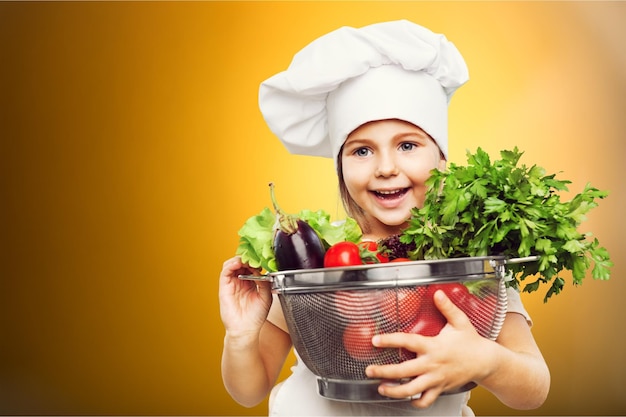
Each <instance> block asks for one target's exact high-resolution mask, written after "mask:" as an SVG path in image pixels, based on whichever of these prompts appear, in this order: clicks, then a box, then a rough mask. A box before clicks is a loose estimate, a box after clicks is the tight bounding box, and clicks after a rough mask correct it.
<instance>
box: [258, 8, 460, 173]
mask: <svg viewBox="0 0 626 417" xmlns="http://www.w3.org/2000/svg"><path fill="white" fill-rule="evenodd" d="M468 78H469V76H468V70H467V66H466V64H465V61H464V60H463V57H462V56H461V54H460V53H459V51H458V50H457V49H456V47H455V46H454V45H453V44H452V43H451V42H450V41H448V40H447V39H446V37H445V36H444V35H440V34H435V33H433V32H431V31H430V30H428V29H426V28H424V27H422V26H419V25H417V24H414V23H412V22H409V21H407V20H399V21H393V22H383V23H377V24H373V25H369V26H365V27H362V28H352V27H342V28H339V29H337V30H335V31H333V32H330V33H328V34H326V35H324V36H322V37H320V38H318V39H316V40H315V41H313V42H311V43H310V44H309V45H307V46H306V47H304V48H303V49H302V50H300V51H299V52H298V53H297V54H296V55H295V56H294V58H293V60H292V62H291V64H290V65H289V67H288V68H287V70H286V71H282V72H280V73H278V74H276V75H274V76H273V77H271V78H269V79H267V80H265V81H264V82H263V83H261V86H260V89H259V107H260V109H261V113H262V114H263V117H264V118H265V121H266V122H267V124H268V126H269V128H270V130H271V131H272V132H273V133H274V134H275V135H276V136H278V138H279V139H280V140H281V142H282V143H283V144H284V145H285V147H286V148H287V150H288V151H289V152H291V153H294V154H302V155H312V156H323V157H330V158H334V159H335V160H336V158H337V156H338V154H339V151H340V149H341V146H342V145H343V143H344V141H345V140H346V137H347V136H348V135H349V134H350V132H352V131H353V130H354V129H356V128H357V127H359V126H361V125H362V124H364V123H367V122H370V121H373V120H383V119H401V120H404V121H407V122H410V123H413V124H414V125H416V126H419V127H420V128H421V129H422V130H424V131H425V132H426V133H428V134H429V135H430V136H431V137H432V138H433V139H434V140H435V141H436V142H437V144H438V145H439V148H440V149H441V151H442V152H443V154H444V155H445V156H446V157H447V154H448V103H449V101H450V98H451V96H452V94H453V93H454V91H455V90H456V89H457V88H459V87H460V86H461V85H463V84H464V83H465V82H466V81H467V80H468Z"/></svg>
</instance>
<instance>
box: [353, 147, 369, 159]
mask: <svg viewBox="0 0 626 417" xmlns="http://www.w3.org/2000/svg"><path fill="white" fill-rule="evenodd" d="M370 152H371V151H370V150H369V149H367V148H358V149H355V150H354V154H355V155H356V156H361V157H364V156H367V155H369V154H370Z"/></svg>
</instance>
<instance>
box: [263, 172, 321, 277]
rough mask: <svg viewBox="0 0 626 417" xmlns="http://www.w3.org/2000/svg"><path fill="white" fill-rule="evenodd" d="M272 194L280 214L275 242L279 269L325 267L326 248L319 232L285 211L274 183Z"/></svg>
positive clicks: (271, 188) (277, 211)
mask: <svg viewBox="0 0 626 417" xmlns="http://www.w3.org/2000/svg"><path fill="white" fill-rule="evenodd" d="M270 194H271V197H272V204H273V205H274V211H276V215H277V216H278V221H277V225H276V231H275V233H274V242H273V249H274V256H275V257H276V267H277V268H278V270H279V271H286V270H293V269H312V268H323V267H324V254H325V253H326V250H325V249H324V244H323V243H322V240H321V239H320V237H319V236H318V234H317V232H316V231H315V230H314V229H313V228H312V227H311V226H310V225H309V224H308V223H307V222H305V221H304V220H302V219H299V218H298V217H297V216H294V215H290V214H286V213H285V212H283V210H282V209H281V208H280V207H279V206H278V204H277V203H276V197H275V196H274V184H273V183H270Z"/></svg>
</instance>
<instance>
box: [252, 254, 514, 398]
mask: <svg viewBox="0 0 626 417" xmlns="http://www.w3.org/2000/svg"><path fill="white" fill-rule="evenodd" d="M506 262H507V260H506V259H505V258H504V257H498V256H490V257H470V258H455V259H446V260H432V261H412V262H397V263H396V262H394V263H381V264H372V265H359V266H350V267H342V268H323V269H308V270H293V271H280V272H274V273H271V274H268V275H265V276H264V277H262V278H261V279H269V280H271V281H272V291H273V292H274V293H276V294H278V297H279V299H280V302H281V306H282V309H283V313H284V316H285V319H286V322H287V326H288V328H289V332H290V334H291V338H292V340H293V343H294V347H295V349H296V351H297V352H298V355H299V356H300V358H301V359H302V361H303V362H304V363H305V364H306V366H307V367H308V368H309V369H310V370H311V371H312V372H313V373H314V374H315V375H316V376H317V377H318V388H319V393H320V394H321V395H322V396H325V397H327V398H330V399H335V400H344V401H390V400H392V399H390V398H387V397H383V396H381V395H380V394H378V391H377V387H378V385H379V384H380V382H381V381H380V380H372V379H368V378H367V377H366V375H365V368H366V367H367V366H368V365H370V364H393V363H399V362H402V361H404V360H407V359H410V358H412V357H414V356H415V355H414V353H412V352H409V351H406V350H404V349H390V348H388V349H377V348H374V347H373V346H372V345H371V343H370V341H371V337H372V335H373V334H374V333H376V334H381V333H391V332H396V331H405V332H411V331H412V332H416V333H420V334H426V335H432V334H431V333H432V329H430V328H429V327H428V326H426V327H424V326H421V325H416V323H418V322H419V323H424V320H423V319H425V318H426V317H424V316H423V315H425V314H434V315H436V316H438V317H431V318H430V320H427V321H426V322H432V321H433V320H434V321H437V320H445V319H443V318H442V316H441V315H440V313H438V312H436V311H435V310H436V308H434V307H433V308H428V309H424V308H422V309H420V307H419V306H420V305H422V306H424V305H425V304H426V303H428V302H429V300H430V301H431V302H432V294H433V292H432V290H433V289H434V288H435V286H437V285H440V284H454V285H456V284H462V285H465V286H467V287H471V288H472V293H473V294H474V295H475V296H474V297H473V298H472V300H473V301H472V303H470V304H467V305H463V306H461V305H459V306H460V307H462V309H463V310H464V311H465V313H466V314H467V315H468V317H469V319H470V321H471V322H472V324H473V325H474V327H475V328H476V330H477V332H478V333H479V334H480V335H481V336H483V337H486V338H488V339H492V340H494V339H495V338H496V337H497V336H498V333H499V332H500V329H501V327H502V324H503V322H504V317H505V314H506V310H507V300H506V287H505V283H504V279H503V278H504V275H505V267H504V266H505V263H506ZM243 278H245V277H243ZM248 278H251V279H259V277H248ZM420 314H421V315H422V316H420ZM429 332H431V333H429ZM474 386H475V385H474V384H468V385H467V386H464V387H461V388H460V389H459V390H456V391H454V392H460V391H465V390H468V389H471V388H472V387H474ZM449 393H451V392H449Z"/></svg>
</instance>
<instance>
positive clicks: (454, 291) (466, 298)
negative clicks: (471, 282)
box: [426, 282, 480, 316]
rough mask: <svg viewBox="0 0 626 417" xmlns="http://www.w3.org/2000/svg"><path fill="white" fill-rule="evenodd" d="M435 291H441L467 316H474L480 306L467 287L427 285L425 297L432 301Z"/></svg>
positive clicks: (458, 284)
mask: <svg viewBox="0 0 626 417" xmlns="http://www.w3.org/2000/svg"><path fill="white" fill-rule="evenodd" d="M437 290H443V292H445V293H446V295H447V296H448V298H450V300H452V302H453V303H454V304H455V305H456V306H457V307H459V308H460V309H461V310H463V312H464V313H465V314H467V315H468V316H471V315H473V314H475V313H476V311H477V310H478V308H479V306H480V300H479V299H478V297H476V296H475V295H473V294H472V293H470V292H469V290H468V289H467V287H466V286H465V285H463V284H461V283H459V282H452V283H446V284H432V285H429V286H428V294H427V295H426V296H427V297H429V298H430V299H432V298H433V296H434V295H435V291H437Z"/></svg>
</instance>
